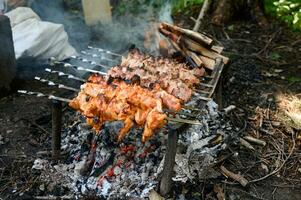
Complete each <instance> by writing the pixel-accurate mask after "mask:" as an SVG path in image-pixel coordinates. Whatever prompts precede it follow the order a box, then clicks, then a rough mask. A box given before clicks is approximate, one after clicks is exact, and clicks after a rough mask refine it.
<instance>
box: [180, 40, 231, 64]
mask: <svg viewBox="0 0 301 200" xmlns="http://www.w3.org/2000/svg"><path fill="white" fill-rule="evenodd" d="M181 42H183V43H184V44H185V46H186V47H187V48H188V49H190V50H192V51H195V52H197V53H200V54H201V55H203V56H206V57H209V58H212V59H214V60H215V59H216V58H222V59H223V62H224V64H227V63H228V62H229V58H227V57H225V56H222V55H220V54H218V53H216V52H214V51H210V50H208V49H207V48H205V47H203V46H202V45H200V44H198V43H197V42H195V41H193V40H191V39H189V38H187V37H181Z"/></svg>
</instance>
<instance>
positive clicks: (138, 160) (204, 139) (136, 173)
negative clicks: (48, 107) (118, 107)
mask: <svg viewBox="0 0 301 200" xmlns="http://www.w3.org/2000/svg"><path fill="white" fill-rule="evenodd" d="M198 118H199V120H200V121H201V122H202V125H191V126H189V127H188V128H186V129H185V130H184V131H183V132H182V133H180V135H179V141H178V144H179V148H178V151H179V152H178V153H177V155H176V165H175V168H174V170H175V176H174V177H173V180H174V181H181V182H187V181H194V180H195V179H202V178H208V177H213V176H215V175H216V173H215V172H214V171H213V170H212V167H211V166H212V164H214V163H215V162H216V160H217V154H218V152H219V151H220V150H221V149H223V148H224V147H225V144H223V143H222V141H224V140H225V139H226V138H227V137H228V136H229V134H228V132H229V131H232V127H231V126H230V124H229V123H228V121H226V120H224V119H223V114H221V113H220V112H218V111H217V105H216V104H215V103H214V102H208V104H207V105H206V106H205V107H204V108H203V109H201V110H200V114H199V117H198ZM121 126H122V123H120V122H114V123H108V124H106V125H105V128H104V131H103V132H102V133H101V134H100V135H99V140H98V144H97V149H96V152H95V162H94V165H93V166H92V170H91V172H90V173H88V174H86V175H84V176H83V175H81V170H82V168H83V166H85V161H86V159H89V150H90V149H91V146H90V144H89V141H90V142H91V140H92V137H93V136H94V133H93V131H92V130H89V129H87V128H86V125H85V123H83V122H81V121H78V122H77V123H75V124H73V125H72V126H70V127H68V128H66V130H65V131H64V134H63V139H62V149H63V150H64V151H66V152H68V156H67V159H66V160H65V161H64V162H62V163H60V164H57V165H54V166H52V165H51V163H50V162H48V161H43V160H36V161H35V165H34V167H33V168H34V169H38V170H41V171H43V172H42V174H41V177H42V178H43V179H44V180H48V182H50V181H51V182H52V183H51V184H48V185H52V186H53V184H57V185H60V186H64V187H67V188H69V190H70V193H71V194H74V197H75V199H80V198H81V197H82V196H83V195H87V194H90V193H93V194H94V193H96V194H97V195H98V196H100V197H103V198H106V199H124V198H125V197H126V198H147V197H148V196H149V193H150V191H151V190H152V189H154V188H155V187H156V186H157V184H158V182H159V178H160V173H161V172H162V169H163V162H164V155H165V151H166V144H165V143H166V138H167V136H166V134H164V132H166V130H161V132H160V133H158V134H156V135H155V136H154V137H153V138H152V139H151V140H150V141H148V142H147V143H146V144H142V143H141V133H142V130H141V129H133V130H132V131H131V132H130V133H129V134H128V135H127V136H126V138H125V140H124V142H123V143H122V144H119V145H118V144H116V142H115V140H116V135H117V133H118V131H119V129H120V127H121ZM173 126H174V125H173ZM212 141H218V142H216V144H211V143H212ZM209 144H210V145H209ZM49 180H50V181H49ZM52 186H50V188H51V187H52ZM42 188H43V187H42ZM47 188H48V186H47V185H46V189H45V190H48V189H47ZM63 195H65V194H63ZM66 195H68V194H66Z"/></svg>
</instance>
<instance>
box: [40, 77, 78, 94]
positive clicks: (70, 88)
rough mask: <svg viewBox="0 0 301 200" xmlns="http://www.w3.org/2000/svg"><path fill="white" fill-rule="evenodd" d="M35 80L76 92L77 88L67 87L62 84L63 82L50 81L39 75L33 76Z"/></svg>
mask: <svg viewBox="0 0 301 200" xmlns="http://www.w3.org/2000/svg"><path fill="white" fill-rule="evenodd" d="M34 79H35V80H38V81H40V82H42V83H46V84H47V85H49V86H56V87H58V88H62V89H66V90H71V91H74V92H78V91H79V90H78V89H76V88H73V87H69V86H66V85H63V84H59V83H55V82H53V81H50V80H47V79H43V78H41V77H38V76H36V77H34Z"/></svg>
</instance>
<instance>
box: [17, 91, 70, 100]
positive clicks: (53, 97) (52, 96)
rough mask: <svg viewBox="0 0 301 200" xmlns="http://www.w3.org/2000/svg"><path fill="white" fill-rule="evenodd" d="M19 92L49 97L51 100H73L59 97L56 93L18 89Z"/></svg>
mask: <svg viewBox="0 0 301 200" xmlns="http://www.w3.org/2000/svg"><path fill="white" fill-rule="evenodd" d="M18 93H21V94H26V95H31V96H36V97H47V98H48V99H50V100H57V101H62V102H66V103H69V102H70V101H71V100H70V99H66V98H63V97H57V96H54V95H47V94H43V93H41V92H30V91H27V90H18Z"/></svg>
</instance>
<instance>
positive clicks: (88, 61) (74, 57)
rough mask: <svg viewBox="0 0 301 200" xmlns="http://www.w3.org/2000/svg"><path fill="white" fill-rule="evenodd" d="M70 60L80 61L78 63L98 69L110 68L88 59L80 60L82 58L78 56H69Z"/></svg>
mask: <svg viewBox="0 0 301 200" xmlns="http://www.w3.org/2000/svg"><path fill="white" fill-rule="evenodd" d="M71 58H73V59H77V60H80V61H81V62H83V63H89V64H91V65H95V66H100V67H104V68H110V67H109V66H106V65H103V64H100V63H97V62H95V61H91V60H88V59H86V58H82V57H80V56H71Z"/></svg>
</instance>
